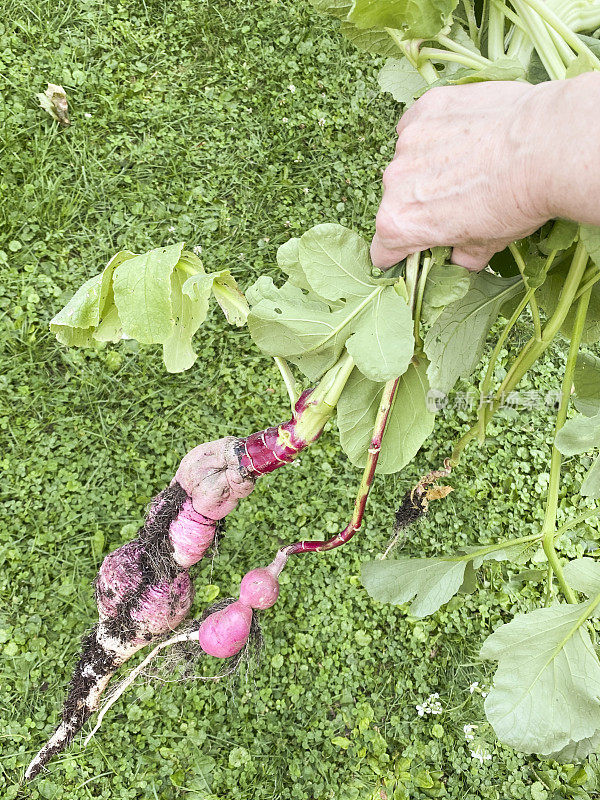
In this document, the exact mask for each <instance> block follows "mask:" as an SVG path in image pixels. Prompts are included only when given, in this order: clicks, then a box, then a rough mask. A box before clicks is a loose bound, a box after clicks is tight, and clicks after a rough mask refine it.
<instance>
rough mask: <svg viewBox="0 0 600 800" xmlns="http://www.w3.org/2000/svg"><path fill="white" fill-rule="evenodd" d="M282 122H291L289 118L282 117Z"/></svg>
mask: <svg viewBox="0 0 600 800" xmlns="http://www.w3.org/2000/svg"><path fill="white" fill-rule="evenodd" d="M281 121H282V122H289V120H288V118H287V117H282V119H281Z"/></svg>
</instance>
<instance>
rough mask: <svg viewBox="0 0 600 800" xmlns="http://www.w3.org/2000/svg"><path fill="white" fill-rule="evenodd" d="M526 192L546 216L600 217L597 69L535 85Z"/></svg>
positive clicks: (586, 219)
mask: <svg viewBox="0 0 600 800" xmlns="http://www.w3.org/2000/svg"><path fill="white" fill-rule="evenodd" d="M534 93H535V96H534V97H533V98H532V100H533V102H532V104H531V107H530V109H529V113H528V115H527V130H526V131H525V135H527V133H528V132H529V135H530V136H531V140H532V144H533V148H532V154H531V172H530V184H531V186H530V196H531V200H532V203H533V204H534V206H535V208H536V211H537V213H538V214H539V215H540V217H542V218H544V219H553V218H557V217H561V218H564V219H572V220H574V221H577V222H590V223H593V224H598V223H599V221H600V177H599V176H598V169H597V164H598V163H599V159H600V73H596V72H590V73H585V74H583V75H580V76H578V77H576V78H571V79H569V80H564V81H552V82H548V83H543V84H538V85H537V86H535V87H534Z"/></svg>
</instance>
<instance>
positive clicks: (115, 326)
mask: <svg viewBox="0 0 600 800" xmlns="http://www.w3.org/2000/svg"><path fill="white" fill-rule="evenodd" d="M107 309H108V310H107ZM92 336H93V338H94V339H96V341H98V342H113V343H115V344H116V342H120V341H121V339H122V338H123V325H122V324H121V320H120V319H119V312H118V311H117V307H116V305H115V303H114V294H113V290H112V287H111V290H110V293H109V296H108V299H107V301H106V305H105V306H104V311H103V312H102V320H101V321H100V324H99V325H98V327H97V328H96V330H95V331H94V332H93V334H92Z"/></svg>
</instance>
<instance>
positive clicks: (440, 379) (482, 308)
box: [424, 272, 522, 393]
mask: <svg viewBox="0 0 600 800" xmlns="http://www.w3.org/2000/svg"><path fill="white" fill-rule="evenodd" d="M521 286H522V280H521V278H497V277H496V276H495V275H492V274H491V273H489V272H480V273H478V274H477V275H475V276H473V277H472V278H471V287H470V289H469V291H468V292H467V293H466V295H465V296H464V297H462V298H461V299H460V300H458V301H457V302H455V303H452V304H451V305H449V306H447V307H446V308H445V309H444V311H443V312H442V314H441V316H440V317H439V318H438V319H437V320H436V321H435V322H434V324H433V325H432V326H431V328H430V329H429V331H428V333H427V335H426V337H425V344H424V347H425V352H426V354H427V357H428V358H429V360H430V362H431V363H430V366H429V370H428V373H427V374H428V376H429V381H430V383H431V386H432V387H433V388H434V389H437V390H438V391H441V392H445V393H448V392H449V391H450V390H451V389H452V388H453V386H454V384H455V383H456V381H457V380H458V379H459V378H466V377H468V376H469V375H470V374H471V373H472V372H473V370H474V369H475V367H476V366H477V363H478V362H479V360H480V359H481V356H482V355H483V350H484V347H485V341H486V338H487V334H488V331H489V330H490V328H491V327H492V325H493V324H494V323H495V321H496V319H497V317H498V314H499V313H500V309H501V307H502V305H503V304H504V303H505V302H506V301H507V300H509V299H510V298H511V297H512V296H513V295H514V294H517V293H518V292H519V290H520V288H521Z"/></svg>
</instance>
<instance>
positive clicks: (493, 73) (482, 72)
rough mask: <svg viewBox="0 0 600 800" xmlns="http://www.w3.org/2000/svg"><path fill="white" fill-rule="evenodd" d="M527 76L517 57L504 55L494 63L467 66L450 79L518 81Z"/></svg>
mask: <svg viewBox="0 0 600 800" xmlns="http://www.w3.org/2000/svg"><path fill="white" fill-rule="evenodd" d="M524 77H525V67H524V66H523V64H521V62H520V61H519V60H518V59H516V58H509V57H508V56H503V57H502V58H498V59H496V60H495V61H494V63H493V64H489V65H486V66H484V67H480V68H479V69H475V70H474V69H469V68H467V67H465V68H462V69H459V70H457V71H456V72H455V73H454V74H453V75H452V76H451V77H449V79H448V83H450V84H465V83H480V82H482V81H518V80H522V79H523V78H524Z"/></svg>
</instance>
